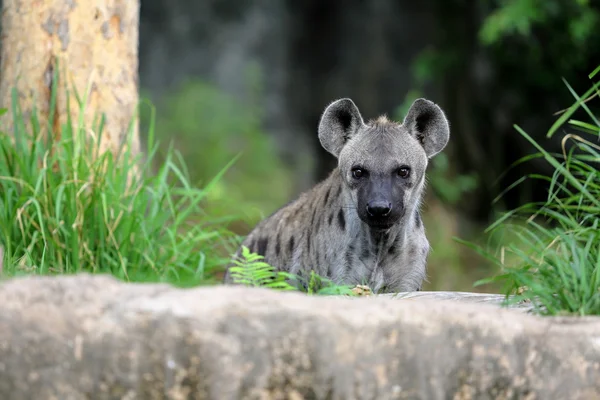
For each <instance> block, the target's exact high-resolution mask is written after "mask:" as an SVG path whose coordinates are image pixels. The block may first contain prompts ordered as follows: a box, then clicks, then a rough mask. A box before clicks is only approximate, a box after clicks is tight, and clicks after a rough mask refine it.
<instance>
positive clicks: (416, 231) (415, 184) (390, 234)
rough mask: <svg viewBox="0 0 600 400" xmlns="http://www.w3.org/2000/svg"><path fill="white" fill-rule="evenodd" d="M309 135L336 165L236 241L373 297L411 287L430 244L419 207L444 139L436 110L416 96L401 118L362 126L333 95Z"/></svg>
mask: <svg viewBox="0 0 600 400" xmlns="http://www.w3.org/2000/svg"><path fill="white" fill-rule="evenodd" d="M318 134H319V140H320V142H321V144H322V146H323V147H324V148H325V149H326V150H327V151H328V152H330V153H331V154H333V155H334V156H335V157H337V159H338V166H337V168H335V169H334V170H333V171H332V172H331V174H330V175H329V177H328V178H326V179H325V180H324V181H322V182H320V183H319V184H317V185H316V186H315V187H313V188H312V189H311V190H309V191H307V192H305V193H303V194H301V195H300V196H299V197H298V198H297V199H296V200H294V201H293V202H291V203H289V204H288V205H286V206H284V207H282V208H281V209H279V210H278V211H276V212H275V213H274V214H272V215H271V216H269V217H268V218H266V219H265V220H263V221H262V222H260V223H259V224H258V225H257V226H256V227H255V228H254V230H252V232H250V234H249V235H248V236H247V237H246V239H245V240H244V242H243V243H242V245H243V246H247V247H248V248H249V249H250V250H251V251H252V252H255V253H258V254H261V255H263V256H264V257H265V261H266V262H267V263H269V264H271V265H273V266H275V267H276V268H277V269H279V270H283V271H288V272H291V273H294V274H299V275H303V274H306V273H307V272H309V271H311V270H313V271H314V272H315V273H317V274H319V275H321V276H324V277H327V278H329V279H331V280H332V281H334V282H336V283H338V284H349V285H356V284H361V285H368V286H369V287H370V288H371V290H372V291H373V292H375V293H382V292H400V291H414V290H420V288H421V285H422V282H423V280H424V279H425V273H426V264H427V255H428V253H429V242H428V240H427V237H426V236H425V229H424V227H423V223H422V221H421V217H420V214H419V207H420V202H421V198H422V195H423V190H424V187H425V170H426V168H427V164H428V160H429V159H430V158H431V157H433V156H434V155H436V154H437V153H439V152H440V151H442V150H443V149H444V147H445V146H446V144H447V143H448V140H449V137H450V127H449V124H448V121H447V119H446V116H445V115H444V112H443V111H442V110H441V109H440V107H439V106H437V105H436V104H434V103H433V102H431V101H429V100H425V99H418V100H416V101H415V102H414V103H413V104H412V106H411V108H410V109H409V111H408V113H407V115H406V117H405V119H404V121H403V123H397V122H393V121H389V120H388V119H387V118H385V117H380V118H378V119H376V120H373V121H369V122H367V123H365V122H364V120H363V118H362V116H361V114H360V112H359V110H358V108H357V107H356V105H355V104H354V102H353V101H352V100H350V99H340V100H337V101H335V102H333V103H332V104H330V105H329V106H328V107H327V108H326V109H325V111H324V113H323V115H322V117H321V121H320V123H319V128H318ZM238 255H239V251H238V254H236V256H238ZM225 282H231V277H230V275H229V274H228V273H226V275H225Z"/></svg>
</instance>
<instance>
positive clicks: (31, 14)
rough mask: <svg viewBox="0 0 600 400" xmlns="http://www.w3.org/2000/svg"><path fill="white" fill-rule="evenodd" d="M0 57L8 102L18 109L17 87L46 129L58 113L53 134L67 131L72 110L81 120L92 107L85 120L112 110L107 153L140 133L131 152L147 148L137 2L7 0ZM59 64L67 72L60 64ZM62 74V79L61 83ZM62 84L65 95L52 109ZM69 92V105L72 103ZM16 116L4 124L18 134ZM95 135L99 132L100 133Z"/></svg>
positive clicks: (2, 96)
mask: <svg viewBox="0 0 600 400" xmlns="http://www.w3.org/2000/svg"><path fill="white" fill-rule="evenodd" d="M3 3H4V4H3V7H2V53H1V57H2V58H1V61H0V107H5V108H9V109H10V107H11V97H12V91H13V88H16V89H17V92H18V99H19V105H20V107H21V108H22V111H23V116H24V118H25V119H26V121H28V118H29V116H30V115H31V112H32V110H33V109H34V107H35V109H36V110H37V114H38V118H39V121H40V126H41V127H42V130H43V132H46V129H45V127H46V123H47V121H48V120H49V117H50V116H53V117H54V119H53V125H54V126H53V127H51V128H52V132H51V134H54V135H58V134H60V127H61V126H62V124H64V123H66V122H67V117H68V113H69V112H70V115H71V118H72V119H73V121H77V119H78V118H79V114H80V106H79V104H77V103H78V102H77V100H76V97H75V96H74V93H73V92H76V93H77V95H78V96H79V98H80V99H82V100H83V99H86V102H85V104H84V110H85V111H84V124H85V127H86V128H87V129H91V128H92V126H93V121H94V118H97V117H98V116H100V115H102V114H104V117H105V124H104V128H103V130H102V141H101V144H100V149H101V151H105V150H107V149H109V150H111V151H113V152H115V151H116V150H117V149H118V148H119V147H120V145H121V143H122V142H123V141H124V140H126V139H127V132H128V129H130V124H131V123H133V125H132V126H131V128H132V129H133V132H132V135H133V136H132V138H131V140H132V142H131V143H132V146H133V148H132V149H131V151H133V152H137V151H139V138H138V122H137V117H136V107H137V105H138V28H139V27H138V25H139V6H140V4H139V1H137V0H35V1H34V0H4V2H3ZM56 61H58V66H59V71H58V72H59V73H58V74H55V73H54V69H55V66H56V65H57V64H56ZM55 77H58V82H54V79H55ZM53 83H56V84H57V85H56V88H57V99H56V105H55V107H54V109H53V110H50V107H51V105H50V94H51V88H52V86H53ZM67 91H68V92H69V104H68V103H67ZM13 122H14V121H13V120H12V115H11V113H10V112H9V113H7V114H6V115H4V116H3V117H2V118H0V128H1V129H2V130H3V131H5V132H11V131H12V128H13ZM91 133H92V132H91ZM92 134H95V135H97V134H98V132H93V133H92Z"/></svg>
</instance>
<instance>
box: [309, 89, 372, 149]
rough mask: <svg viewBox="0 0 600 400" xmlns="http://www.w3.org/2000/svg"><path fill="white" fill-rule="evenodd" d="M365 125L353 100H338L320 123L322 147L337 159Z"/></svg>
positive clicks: (328, 109) (324, 114) (324, 113)
mask: <svg viewBox="0 0 600 400" xmlns="http://www.w3.org/2000/svg"><path fill="white" fill-rule="evenodd" d="M364 124H365V123H364V121H363V119H362V116H361V115H360V111H358V107H356V105H355V104H354V102H353V101H352V100H350V99H340V100H336V101H334V102H333V103H331V104H330V105H329V106H328V107H327V108H326V109H325V111H324V112H323V116H322V117H321V121H320V122H319V140H320V141H321V145H322V146H323V148H325V150H327V151H328V152H330V153H331V154H333V155H334V156H336V157H337V156H339V154H340V151H341V150H342V147H344V144H346V141H347V140H348V139H350V138H351V137H352V136H353V135H355V134H356V132H357V131H358V128H360V127H361V126H363V125H364Z"/></svg>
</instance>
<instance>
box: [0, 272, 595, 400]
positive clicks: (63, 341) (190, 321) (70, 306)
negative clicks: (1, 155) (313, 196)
mask: <svg viewBox="0 0 600 400" xmlns="http://www.w3.org/2000/svg"><path fill="white" fill-rule="evenodd" d="M0 304H2V307H1V308H0V398H2V399H15V400H17V399H51V398H54V399H219V400H227V399H428V400H435V399H451V398H453V399H492V398H494V399H597V398H600V320H598V319H595V318H586V319H583V318H582V319H565V318H561V319H556V318H542V317H535V316H531V315H527V314H524V313H520V312H515V311H511V310H503V309H499V308H498V307H497V306H493V305H481V304H469V303H465V302H455V301H440V300H437V301H435V300H427V299H418V298H417V299H414V300H407V299H398V298H377V297H366V298H333V297H313V296H306V295H303V294H299V293H278V292H273V291H269V290H267V289H250V288H242V287H212V288H198V289H187V290H183V289H174V288H171V287H169V286H166V285H140V284H124V283H120V282H117V281H116V280H114V279H112V278H108V277H100V276H95V277H92V276H89V275H80V276H77V277H57V278H21V279H14V280H10V281H7V282H5V283H3V284H2V285H1V286H0Z"/></svg>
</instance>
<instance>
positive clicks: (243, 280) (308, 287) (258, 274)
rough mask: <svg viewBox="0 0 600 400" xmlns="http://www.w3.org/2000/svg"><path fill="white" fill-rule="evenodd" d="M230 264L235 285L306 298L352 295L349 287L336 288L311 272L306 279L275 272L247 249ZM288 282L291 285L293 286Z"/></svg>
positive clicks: (339, 286)
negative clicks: (289, 292)
mask: <svg viewBox="0 0 600 400" xmlns="http://www.w3.org/2000/svg"><path fill="white" fill-rule="evenodd" d="M233 263H234V265H233V266H231V267H230V268H229V272H230V274H231V278H232V280H233V282H234V283H236V284H241V285H245V286H253V287H266V288H269V289H275V290H300V291H303V292H306V293H307V294H309V295H313V294H317V295H348V296H353V295H354V292H353V291H352V287H351V286H348V285H337V284H335V283H334V282H332V281H331V280H330V279H327V278H324V277H322V276H320V275H318V274H316V273H315V272H314V271H310V274H309V276H308V279H305V278H304V277H303V276H301V275H296V274H291V273H289V272H284V271H277V270H276V268H275V267H273V266H271V265H269V264H268V263H266V262H265V261H264V257H263V256H261V255H259V254H256V253H252V252H251V251H250V250H249V249H248V247H246V246H242V252H241V254H240V255H239V256H238V257H236V258H235V259H234V260H233ZM290 282H294V283H295V285H292V284H291V283H290Z"/></svg>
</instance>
